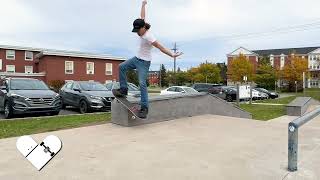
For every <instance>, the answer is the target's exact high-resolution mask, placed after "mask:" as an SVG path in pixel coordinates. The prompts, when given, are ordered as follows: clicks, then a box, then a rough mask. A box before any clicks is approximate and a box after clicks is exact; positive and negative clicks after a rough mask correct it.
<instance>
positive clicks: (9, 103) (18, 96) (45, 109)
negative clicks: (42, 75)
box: [0, 78, 61, 119]
mask: <svg viewBox="0 0 320 180" xmlns="http://www.w3.org/2000/svg"><path fill="white" fill-rule="evenodd" d="M60 109H61V97H60V96H59V94H57V93H55V92H54V91H52V90H50V89H49V88H48V86H47V85H46V84H45V83H44V82H43V81H41V80H38V79H31V78H6V79H3V80H2V82H1V91H0V110H1V111H2V112H4V115H5V118H6V119H9V118H12V117H14V115H17V114H31V113H48V114H50V115H58V114H59V112H60Z"/></svg>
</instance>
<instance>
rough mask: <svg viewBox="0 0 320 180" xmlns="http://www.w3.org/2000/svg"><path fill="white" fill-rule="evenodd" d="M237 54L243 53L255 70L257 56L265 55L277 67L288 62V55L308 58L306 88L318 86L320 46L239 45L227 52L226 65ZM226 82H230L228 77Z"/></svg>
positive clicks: (319, 78)
mask: <svg viewBox="0 0 320 180" xmlns="http://www.w3.org/2000/svg"><path fill="white" fill-rule="evenodd" d="M239 54H243V55H245V56H246V57H247V58H248V59H249V61H250V62H251V63H252V64H253V66H254V71H256V69H257V67H258V64H259V57H267V58H268V59H269V60H270V64H271V65H272V66H273V67H275V68H277V69H283V67H284V66H285V64H287V63H289V62H290V56H291V55H292V54H294V56H297V57H301V58H305V59H308V67H309V70H308V71H309V72H310V78H309V79H308V80H307V87H308V88H320V47H303V48H286V49H268V50H254V51H251V50H248V49H246V48H243V47H240V48H238V49H236V50H235V51H233V52H232V53H230V54H227V57H228V65H229V64H230V62H231V61H232V60H233V58H235V57H237V56H239ZM228 84H232V82H231V81H230V80H229V79H228Z"/></svg>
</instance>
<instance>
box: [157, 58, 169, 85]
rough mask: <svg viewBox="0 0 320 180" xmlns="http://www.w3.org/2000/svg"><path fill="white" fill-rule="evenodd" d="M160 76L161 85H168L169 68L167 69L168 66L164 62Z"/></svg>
mask: <svg viewBox="0 0 320 180" xmlns="http://www.w3.org/2000/svg"><path fill="white" fill-rule="evenodd" d="M160 76H161V86H162V87H168V86H169V83H168V77H167V70H166V67H165V66H164V65H163V64H161V68H160ZM159 78H160V77H159Z"/></svg>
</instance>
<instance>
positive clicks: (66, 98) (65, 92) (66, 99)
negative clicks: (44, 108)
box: [60, 82, 73, 105]
mask: <svg viewBox="0 0 320 180" xmlns="http://www.w3.org/2000/svg"><path fill="white" fill-rule="evenodd" d="M72 84H73V83H72V82H68V83H67V84H66V85H64V86H63V88H61V91H60V96H61V97H62V100H63V103H64V104H68V105H71V92H70V91H71V88H72Z"/></svg>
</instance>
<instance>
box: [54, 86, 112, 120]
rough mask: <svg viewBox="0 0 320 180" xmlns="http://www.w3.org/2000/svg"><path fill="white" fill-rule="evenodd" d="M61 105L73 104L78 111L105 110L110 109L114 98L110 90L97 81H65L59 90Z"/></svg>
mask: <svg viewBox="0 0 320 180" xmlns="http://www.w3.org/2000/svg"><path fill="white" fill-rule="evenodd" d="M59 93H60V96H61V97H62V107H63V108H65V107H66V106H68V105H69V106H74V107H76V108H79V110H80V113H82V114H83V113H87V112H91V111H93V110H99V111H106V110H110V109H111V101H112V100H113V99H114V96H113V94H112V92H110V91H108V89H107V88H106V87H105V86H104V85H103V84H101V83H99V82H90V81H74V82H68V83H66V84H65V85H64V86H63V87H62V88H61V90H60V92H59Z"/></svg>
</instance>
